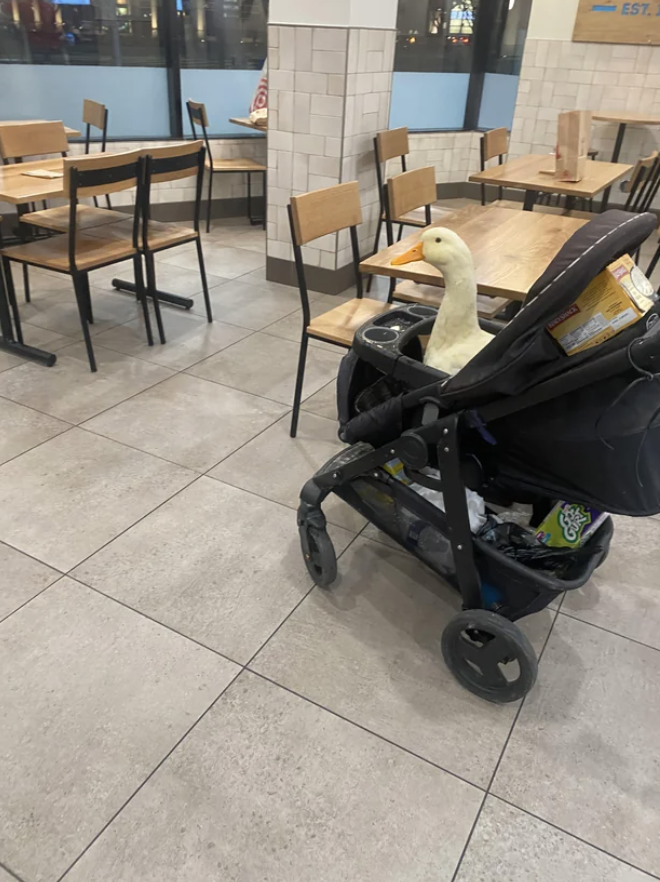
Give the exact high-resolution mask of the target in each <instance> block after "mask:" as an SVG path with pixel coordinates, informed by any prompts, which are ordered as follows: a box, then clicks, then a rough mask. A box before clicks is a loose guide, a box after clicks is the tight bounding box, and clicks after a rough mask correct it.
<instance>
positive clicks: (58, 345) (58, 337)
mask: <svg viewBox="0 0 660 882" xmlns="http://www.w3.org/2000/svg"><path fill="white" fill-rule="evenodd" d="M22 328H23V340H24V341H25V342H26V343H27V344H28V345H29V346H36V347H37V349H45V350H47V351H48V352H59V350H60V349H63V348H64V347H65V346H69V345H70V344H71V343H75V342H76V338H75V337H65V336H64V335H63V334H58V333H57V332H56V331H50V330H48V328H39V327H37V325H31V324H30V323H29V322H22ZM23 362H24V359H21V363H23Z"/></svg>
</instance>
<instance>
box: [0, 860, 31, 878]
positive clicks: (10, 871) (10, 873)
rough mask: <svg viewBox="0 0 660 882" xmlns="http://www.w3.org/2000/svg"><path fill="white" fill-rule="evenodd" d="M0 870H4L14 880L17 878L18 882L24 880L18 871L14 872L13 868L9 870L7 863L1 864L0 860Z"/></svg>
mask: <svg viewBox="0 0 660 882" xmlns="http://www.w3.org/2000/svg"><path fill="white" fill-rule="evenodd" d="M0 870H4V871H5V872H6V873H8V874H9V875H10V876H11V877H12V879H16V880H18V882H25V880H24V879H23V877H22V876H19V875H18V873H15V872H14V871H13V870H11V869H10V868H9V867H8V866H7V864H3V863H2V861H0Z"/></svg>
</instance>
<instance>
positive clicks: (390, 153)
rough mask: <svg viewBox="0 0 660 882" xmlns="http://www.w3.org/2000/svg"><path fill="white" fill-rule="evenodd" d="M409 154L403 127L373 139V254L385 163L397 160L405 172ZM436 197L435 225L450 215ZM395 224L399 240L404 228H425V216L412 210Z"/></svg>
mask: <svg viewBox="0 0 660 882" xmlns="http://www.w3.org/2000/svg"><path fill="white" fill-rule="evenodd" d="M409 153H410V139H409V137H408V129H407V128H406V127H405V126H404V127H402V128H400V129H389V130H388V131H386V132H379V133H378V134H377V135H376V137H375V138H374V154H375V158H376V178H377V180H378V196H379V199H380V217H379V218H378V226H377V227H376V239H375V241H374V250H373V253H374V254H377V253H378V248H379V244H380V235H381V233H382V230H383V223H384V222H385V201H386V197H385V178H384V175H383V172H384V170H385V171H386V170H387V166H386V163H387V162H389V161H390V160H396V159H398V160H399V161H400V163H401V171H402V172H405V171H407V170H408V168H407V159H406V157H407V156H408V155H409ZM436 198H437V197H436V196H434V197H433V203H432V205H431V222H432V223H435V221H439V220H441V219H442V218H443V217H446V216H447V215H448V214H451V211H450V210H449V209H447V208H443V207H442V206H441V205H439V204H438V203H437V202H436ZM396 221H397V223H399V238H401V236H402V234H403V228H404V226H412V227H425V226H426V225H427V223H426V214H425V213H424V212H421V211H419V210H413V211H410V212H407V213H406V215H405V216H402V217H400V218H398V219H396ZM372 280H373V277H372V276H369V279H368V282H367V291H370V290H371V282H372Z"/></svg>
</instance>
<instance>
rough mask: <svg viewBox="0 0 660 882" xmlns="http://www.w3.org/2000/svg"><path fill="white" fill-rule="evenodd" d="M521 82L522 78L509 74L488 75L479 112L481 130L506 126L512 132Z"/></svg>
mask: <svg viewBox="0 0 660 882" xmlns="http://www.w3.org/2000/svg"><path fill="white" fill-rule="evenodd" d="M519 82H520V77H515V76H511V75H508V74H494V73H489V74H486V77H485V80H484V91H483V95H482V98H481V110H480V112H479V128H480V129H499V128H500V127H501V126H506V127H507V129H508V130H509V131H511V126H512V125H513V112H514V110H515V109H516V98H517V96H518V83H519Z"/></svg>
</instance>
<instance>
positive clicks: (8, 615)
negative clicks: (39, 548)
mask: <svg viewBox="0 0 660 882" xmlns="http://www.w3.org/2000/svg"><path fill="white" fill-rule="evenodd" d="M33 560H36V558H33ZM39 563H43V561H39ZM58 572H59V571H58ZM66 578H67V576H66V575H65V574H64V573H60V575H59V576H58V578H57V579H55V581H54V582H51V583H50V585H46V587H45V588H42V589H41V591H37V593H36V594H34V595H33V596H32V597H29V598H28V599H27V600H26V601H25V602H24V603H22V604H21V605H20V606H17V607H16V609H13V610H12V611H11V612H9V613H7V615H6V616H3V618H1V619H0V625H2V623H3V622H6V621H7V619H10V618H11V617H12V616H13V615H15V614H16V613H17V612H19V610H22V609H23V607H24V606H27V605H28V603H32V601H33V600H36V599H37V597H40V596H41V595H42V594H43V593H44V591H48V589H49V588H53V587H54V586H55V585H59V583H60V582H61V581H62V579H66Z"/></svg>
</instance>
